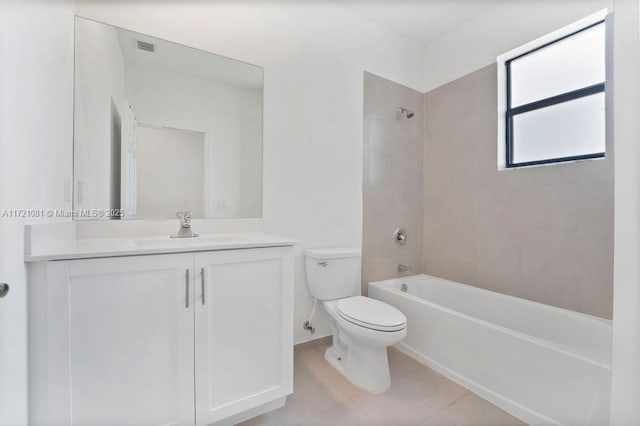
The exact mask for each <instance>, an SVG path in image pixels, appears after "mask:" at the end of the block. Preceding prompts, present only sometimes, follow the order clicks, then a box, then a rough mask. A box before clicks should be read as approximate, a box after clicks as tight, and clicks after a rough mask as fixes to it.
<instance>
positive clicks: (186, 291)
mask: <svg viewBox="0 0 640 426" xmlns="http://www.w3.org/2000/svg"><path fill="white" fill-rule="evenodd" d="M184 275H185V280H184V288H185V308H189V270H188V269H187V270H186V271H185V274H184Z"/></svg>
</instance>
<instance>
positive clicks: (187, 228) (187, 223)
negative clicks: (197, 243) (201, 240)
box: [170, 212, 199, 238]
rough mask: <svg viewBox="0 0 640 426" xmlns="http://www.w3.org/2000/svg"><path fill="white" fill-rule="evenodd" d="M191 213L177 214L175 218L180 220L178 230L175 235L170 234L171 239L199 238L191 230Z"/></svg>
mask: <svg viewBox="0 0 640 426" xmlns="http://www.w3.org/2000/svg"><path fill="white" fill-rule="evenodd" d="M192 215H193V213H191V212H178V213H176V217H177V218H178V219H180V229H179V230H178V232H176V233H175V234H171V235H170V237H171V238H193V237H199V235H198V234H196V233H195V232H193V231H192V230H191V216H192Z"/></svg>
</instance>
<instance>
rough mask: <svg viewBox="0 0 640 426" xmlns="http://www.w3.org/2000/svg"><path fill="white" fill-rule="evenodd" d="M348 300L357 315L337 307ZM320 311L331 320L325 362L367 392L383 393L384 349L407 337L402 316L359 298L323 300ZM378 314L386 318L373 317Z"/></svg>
mask: <svg viewBox="0 0 640 426" xmlns="http://www.w3.org/2000/svg"><path fill="white" fill-rule="evenodd" d="M352 301H355V302H357V304H358V305H359V307H358V312H357V313H351V314H347V313H345V309H344V308H343V309H341V305H343V302H352ZM324 308H325V310H326V311H327V313H329V315H330V316H331V318H332V320H333V324H332V325H333V330H332V332H333V346H331V347H330V348H328V349H327V350H326V352H325V355H324V357H325V359H326V360H327V361H328V362H329V364H331V365H332V366H333V367H334V368H335V369H336V370H338V371H339V372H341V373H342V374H343V375H344V376H345V377H347V378H348V379H349V380H350V381H351V383H353V384H354V385H356V386H358V387H360V388H362V389H365V390H367V391H370V392H383V391H385V390H387V389H388V388H389V386H390V385H391V378H390V375H389V361H388V359H387V347H388V346H392V345H395V344H396V343H398V342H400V341H401V340H402V339H404V337H405V336H406V335H407V319H406V317H405V316H404V315H403V314H402V312H400V311H399V310H397V309H396V308H394V307H393V306H390V305H387V304H385V303H383V302H380V301H378V300H374V299H369V298H367V297H363V296H354V297H350V298H346V299H340V300H337V301H325V302H324ZM385 311H386V312H385ZM380 312H384V313H385V314H386V315H382V316H377V315H376V314H378V313H380ZM390 314H391V315H390ZM376 318H377V319H376Z"/></svg>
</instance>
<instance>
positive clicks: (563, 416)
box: [369, 275, 611, 426]
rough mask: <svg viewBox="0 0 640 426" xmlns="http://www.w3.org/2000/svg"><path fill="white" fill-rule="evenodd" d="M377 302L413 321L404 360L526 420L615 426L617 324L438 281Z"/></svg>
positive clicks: (372, 288) (383, 293) (394, 285)
mask: <svg viewBox="0 0 640 426" xmlns="http://www.w3.org/2000/svg"><path fill="white" fill-rule="evenodd" d="M402 284H406V285H407V292H402V291H401V286H402ZM369 296H370V297H373V298H375V299H378V300H382V301H384V302H386V303H389V304H391V305H393V306H395V307H396V308H398V309H400V310H401V311H402V312H404V314H405V315H406V316H407V320H408V333H407V337H406V338H405V340H404V341H403V342H402V343H400V344H399V345H398V348H399V349H400V350H401V351H403V352H405V353H406V354H408V355H410V356H411V357H413V358H415V359H417V360H418V361H420V362H422V363H423V364H425V365H427V366H429V367H431V368H433V369H435V370H437V371H439V372H440V373H442V374H444V375H445V376H447V377H449V378H451V379H452V380H454V381H456V382H458V383H459V384H461V385H462V386H464V387H466V388H468V389H469V390H471V391H473V392H475V393H476V394H478V395H480V396H482V397H483V398H485V399H487V400H489V401H491V402H493V403H494V404H496V405H498V406H499V407H502V408H503V409H504V410H506V411H508V412H510V413H511V414H513V415H514V416H516V417H518V418H520V419H521V420H523V421H525V422H527V423H529V424H534V425H537V424H545V425H547V424H557V425H594V426H601V425H606V424H608V419H609V394H610V384H609V382H610V378H611V321H607V320H603V319H600V318H596V317H592V316H589V315H584V314H581V313H577V312H573V311H568V310H565V309H560V308H556V307H553V306H548V305H543V304H540V303H535V302H530V301H527V300H524V299H519V298H516V297H511V296H506V295H503V294H499V293H495V292H492V291H488V290H483V289H479V288H476V287H471V286H468V285H464V284H458V283H455V282H452V281H447V280H443V279H440V278H434V277H431V276H428V275H415V276H411V277H405V278H399V279H393V280H388V281H379V282H372V283H370V284H369Z"/></svg>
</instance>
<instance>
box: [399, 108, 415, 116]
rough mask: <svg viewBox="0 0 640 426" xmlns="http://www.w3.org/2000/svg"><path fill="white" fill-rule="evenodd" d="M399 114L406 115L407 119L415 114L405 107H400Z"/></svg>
mask: <svg viewBox="0 0 640 426" xmlns="http://www.w3.org/2000/svg"><path fill="white" fill-rule="evenodd" d="M398 112H399V113H400V114H403V115H405V116H406V117H407V118H412V117H413V116H414V115H415V114H414V113H413V111H411V110H408V109H406V108H405V107H400V108H398Z"/></svg>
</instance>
